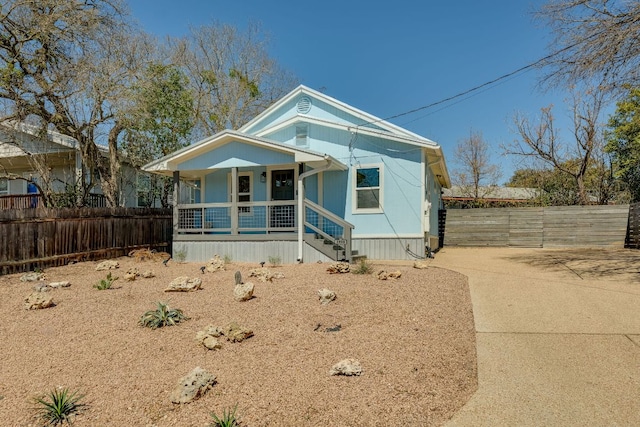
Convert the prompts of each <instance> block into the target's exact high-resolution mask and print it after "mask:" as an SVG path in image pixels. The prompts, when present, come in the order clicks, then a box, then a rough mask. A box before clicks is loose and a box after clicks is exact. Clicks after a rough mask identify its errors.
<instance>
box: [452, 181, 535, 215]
mask: <svg viewBox="0 0 640 427" xmlns="http://www.w3.org/2000/svg"><path fill="white" fill-rule="evenodd" d="M473 194H474V190H473V188H470V187H468V186H459V185H454V186H452V187H450V188H446V189H444V190H443V192H442V201H443V203H444V205H445V207H446V208H454V209H455V208H463V209H464V208H478V207H486V208H490V207H509V206H513V207H516V206H531V205H532V204H535V203H536V202H538V201H539V199H540V190H538V189H535V188H526V187H499V186H483V187H479V188H478V197H477V198H476V197H474V195H473Z"/></svg>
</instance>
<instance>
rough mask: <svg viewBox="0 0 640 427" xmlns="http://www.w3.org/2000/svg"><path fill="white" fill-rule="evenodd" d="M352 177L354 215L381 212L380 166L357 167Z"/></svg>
mask: <svg viewBox="0 0 640 427" xmlns="http://www.w3.org/2000/svg"><path fill="white" fill-rule="evenodd" d="M353 176H354V179H353V182H354V185H353V190H354V191H353V211H354V213H379V212H382V165H366V166H359V167H357V168H355V170H354V173H353Z"/></svg>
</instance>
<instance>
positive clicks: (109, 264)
mask: <svg viewBox="0 0 640 427" xmlns="http://www.w3.org/2000/svg"><path fill="white" fill-rule="evenodd" d="M116 268H120V264H119V263H118V261H112V260H107V261H102V262H101V263H100V264H98V265H97V267H96V271H104V270H115V269H116Z"/></svg>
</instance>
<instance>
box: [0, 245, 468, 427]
mask: <svg viewBox="0 0 640 427" xmlns="http://www.w3.org/2000/svg"><path fill="white" fill-rule="evenodd" d="M117 261H118V262H119V264H120V268H119V269H118V270H115V271H114V273H113V274H114V275H115V276H119V279H118V280H117V281H116V282H115V283H114V287H115V289H110V290H103V291H99V290H97V289H95V288H94V287H93V285H94V284H96V283H98V282H99V280H100V279H104V278H105V277H106V272H99V271H96V270H95V267H96V265H97V264H98V262H84V263H77V264H72V265H67V266H64V267H56V268H51V269H47V270H46V271H45V274H46V281H44V282H42V283H50V282H57V281H64V280H68V281H70V282H71V286H70V287H69V288H64V289H55V290H51V291H50V295H52V296H53V300H54V302H55V303H56V306H55V307H52V308H47V309H42V310H26V309H25V308H23V302H24V299H25V297H26V296H27V295H29V294H30V293H31V291H32V288H33V286H34V285H35V283H23V282H21V281H20V276H21V275H20V274H14V275H7V276H0V311H1V312H2V314H3V319H2V322H0V342H1V343H2V363H0V420H2V422H0V424H2V425H7V426H28V425H30V426H36V425H40V424H38V423H37V422H36V421H35V420H34V418H33V407H34V404H33V398H34V397H36V396H40V395H42V394H44V393H46V392H49V391H51V390H53V389H54V388H55V387H68V388H69V389H71V390H78V391H79V392H81V393H82V394H84V395H85V396H86V397H85V399H84V402H85V403H87V404H88V407H87V409H86V410H85V411H84V412H83V413H82V414H81V415H79V416H78V417H77V418H76V420H75V423H74V425H76V426H79V427H81V426H207V425H209V424H210V422H211V417H210V413H211V412H215V413H217V414H221V412H222V411H223V410H224V409H227V408H230V407H233V406H235V405H236V404H237V412H238V414H239V415H240V417H241V421H242V424H241V425H242V426H245V427H247V426H252V427H254V426H320V425H322V426H383V425H384V426H389V425H402V426H427V425H441V424H442V423H443V422H444V421H446V420H448V419H449V418H450V417H451V416H452V415H453V414H454V413H455V411H456V410H458V409H459V408H460V407H461V406H462V405H463V404H464V403H465V402H466V401H467V400H468V399H469V397H470V396H471V395H472V394H473V393H474V392H475V390H476V388H477V368H476V348H475V334H474V324H473V314H472V308H471V301H470V297H469V289H468V286H467V280H466V278H465V277H464V276H462V275H460V274H458V273H454V272H451V271H447V270H444V269H439V268H435V267H432V268H428V269H424V270H419V269H415V268H412V267H411V266H410V265H404V266H401V265H393V266H384V265H382V264H376V263H372V265H373V267H374V269H375V270H379V269H383V268H384V269H387V270H400V271H401V272H402V277H401V278H400V279H397V280H392V279H390V280H386V281H381V280H377V279H376V277H375V276H374V275H356V274H351V273H348V274H329V273H327V271H326V269H327V267H328V264H303V265H287V266H273V267H271V269H272V270H273V271H277V272H281V273H283V274H284V276H285V277H284V278H281V279H275V280H274V281H273V283H261V282H259V281H257V280H254V279H255V278H249V277H248V275H249V271H250V270H251V269H253V268H256V267H258V265H249V264H240V263H230V264H228V265H227V266H226V271H221V272H216V273H209V272H207V273H206V274H202V273H201V271H200V267H201V266H203V265H204V264H194V263H176V262H174V261H173V260H172V261H169V263H168V265H167V266H166V267H165V266H164V265H163V264H162V262H160V261H144V262H140V261H136V260H135V259H132V258H128V257H123V258H119V259H117ZM130 267H137V268H138V269H139V270H140V271H144V270H151V271H153V272H154V273H155V275H156V277H155V278H151V279H144V278H138V279H137V280H135V281H133V282H128V281H125V280H124V273H125V272H126V271H127V269H129V268H130ZM267 267H268V265H267ZM237 270H239V271H241V272H242V275H243V278H244V281H245V282H248V281H251V282H252V283H254V284H255V293H254V296H255V297H254V298H253V299H251V300H249V301H246V302H237V301H235V300H234V299H233V284H234V279H233V277H234V273H235V271H237ZM184 275H187V276H191V277H200V278H201V279H202V280H203V289H202V290H199V291H196V292H188V293H165V292H164V289H165V288H166V287H167V285H168V283H169V282H170V281H171V280H173V279H174V278H175V277H178V276H184ZM321 288H329V289H331V290H333V291H335V292H336V294H337V296H338V297H337V299H336V300H335V301H334V302H332V303H330V304H328V305H321V304H320V303H319V301H318V297H317V291H318V289H321ZM157 301H165V302H168V303H169V305H170V306H171V307H174V308H180V309H182V310H183V311H184V313H185V315H187V316H188V317H189V318H190V319H189V320H187V321H186V322H184V323H180V324H179V325H177V326H173V327H165V328H160V329H157V330H151V329H148V328H144V327H141V326H138V323H137V322H138V319H139V318H140V316H141V315H142V313H144V312H145V311H147V310H150V309H154V308H155V304H156V302H157ZM231 321H236V322H238V323H239V324H240V325H242V326H246V327H248V328H250V329H253V331H254V334H255V335H254V336H253V337H251V338H249V339H248V340H246V341H244V342H242V343H229V342H226V341H225V342H223V343H222V345H223V347H222V349H220V350H217V351H210V350H207V349H205V348H204V347H203V346H202V345H200V344H198V343H197V342H196V341H195V340H194V337H195V335H196V333H197V332H198V331H200V330H202V329H204V328H205V327H206V326H208V325H216V326H225V325H226V324H228V323H229V322H231ZM337 326H339V328H338V329H339V330H337V331H335V332H328V331H327V330H328V329H336V327H337ZM345 358H355V359H357V360H359V361H360V363H361V364H362V368H363V373H362V375H361V376H357V377H341V376H330V375H329V370H330V368H331V367H332V365H334V364H335V363H337V362H339V361H340V360H342V359H345ZM197 366H200V367H202V368H204V369H206V370H207V371H209V372H211V373H213V374H214V375H216V376H217V384H216V385H215V386H214V387H213V388H212V389H211V390H210V391H209V392H208V393H207V394H206V395H205V396H203V397H202V398H200V399H199V400H197V401H195V402H192V403H190V404H185V405H176V404H172V403H171V402H170V400H169V395H170V393H171V390H172V389H173V388H174V387H175V385H176V383H177V382H178V380H179V379H180V378H181V377H183V376H184V375H186V374H187V373H189V372H190V371H191V370H192V369H193V368H195V367H197Z"/></svg>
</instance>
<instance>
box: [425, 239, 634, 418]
mask: <svg viewBox="0 0 640 427" xmlns="http://www.w3.org/2000/svg"><path fill="white" fill-rule="evenodd" d="M432 265H433V266H437V267H442V268H447V269H450V270H454V271H458V272H460V273H462V274H465V275H466V276H468V277H469V287H470V290H471V299H472V302H473V310H474V317H475V324H476V332H477V350H478V380H479V388H478V391H477V392H476V393H475V395H474V396H473V397H472V398H471V399H470V400H469V402H468V403H467V404H466V405H465V406H464V407H463V408H462V409H461V410H460V411H459V412H458V413H457V414H456V415H455V416H454V417H453V418H452V419H451V420H450V422H449V423H448V425H449V426H587V425H588V426H639V425H640V251H631V250H603V249H596V250H584V249H577V250H576V249H562V250H551V249H510V248H497V249H496V248H445V249H443V250H441V251H440V252H439V253H438V254H436V258H435V259H434V260H433V262H432Z"/></svg>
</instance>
